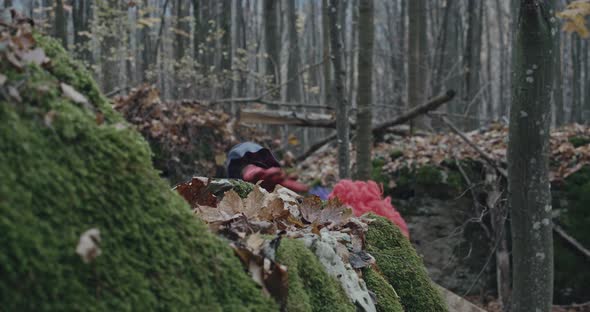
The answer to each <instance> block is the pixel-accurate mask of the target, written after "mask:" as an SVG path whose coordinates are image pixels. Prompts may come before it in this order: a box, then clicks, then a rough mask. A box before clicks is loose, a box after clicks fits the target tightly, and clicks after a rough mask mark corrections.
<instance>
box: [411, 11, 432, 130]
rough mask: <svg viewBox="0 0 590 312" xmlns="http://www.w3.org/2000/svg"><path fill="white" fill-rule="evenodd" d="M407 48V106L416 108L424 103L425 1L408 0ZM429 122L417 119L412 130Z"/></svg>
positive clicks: (426, 95) (426, 125)
mask: <svg viewBox="0 0 590 312" xmlns="http://www.w3.org/2000/svg"><path fill="white" fill-rule="evenodd" d="M408 16H409V17H410V24H409V29H408V31H409V34H408V36H409V44H410V46H409V48H408V57H409V63H408V104H409V106H410V107H416V106H418V105H420V104H422V103H424V102H425V101H426V98H427V97H428V92H427V90H426V82H427V81H428V79H426V77H427V76H426V70H427V69H426V68H425V67H426V66H425V64H426V57H425V53H426V49H427V47H426V45H427V38H426V35H427V30H426V0H410V1H409V4H408ZM428 125H429V121H428V120H427V119H426V117H423V116H422V117H418V118H416V119H414V120H413V121H412V122H411V127H412V130H415V129H425V128H426V127H428Z"/></svg>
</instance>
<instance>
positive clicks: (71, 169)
mask: <svg viewBox="0 0 590 312" xmlns="http://www.w3.org/2000/svg"><path fill="white" fill-rule="evenodd" d="M37 40H38V41H39V43H40V44H41V45H42V46H43V47H44V48H45V49H46V53H47V54H48V56H49V57H50V58H51V59H52V67H51V69H49V70H45V69H41V68H39V67H36V66H32V67H29V68H26V70H25V72H24V73H11V76H12V77H17V76H18V77H20V78H22V79H24V84H23V85H22V87H21V89H20V90H19V91H20V94H21V96H22V97H23V102H22V103H8V102H6V101H1V100H0V151H1V152H0V176H1V177H2V183H0V233H2V235H0V276H2V278H1V279H0V302H2V309H5V310H7V311H33V310H34V311H50V310H51V311H74V310H89V311H106V310H109V311H111V310H112V311H131V310H146V311H154V310H165V311H170V310H176V311H189V310H202V311H276V310H277V307H276V305H275V303H274V302H272V301H271V300H270V299H267V298H265V297H264V296H263V295H262V294H261V291H260V289H259V288H257V286H256V285H255V283H254V282H253V281H252V280H251V279H250V278H249V277H248V276H247V275H246V274H245V273H244V272H243V269H242V267H241V265H240V263H239V261H238V259H237V258H235V257H234V256H233V253H232V251H231V249H230V248H229V247H227V246H226V244H225V243H224V242H223V241H221V240H220V239H218V238H216V237H214V236H213V235H212V234H210V233H209V232H208V231H207V230H206V228H205V226H204V225H203V224H202V223H201V222H200V221H198V220H197V219H195V218H194V217H192V214H191V212H190V210H189V208H188V206H187V205H186V204H185V203H184V201H183V200H182V199H181V198H180V197H179V196H178V195H177V194H175V193H174V192H173V191H171V190H170V189H169V187H168V185H167V183H166V182H165V181H163V180H162V179H160V178H159V177H158V173H157V172H156V171H155V170H154V169H153V167H152V165H151V160H150V150H149V148H148V146H147V144H146V142H145V141H144V140H143V139H142V138H141V136H140V135H139V134H138V133H137V132H135V131H132V130H130V128H122V127H121V125H122V124H119V123H120V122H122V118H121V117H120V116H118V115H117V114H116V113H115V112H113V111H112V110H111V108H110V107H109V105H108V103H107V102H106V100H105V99H104V97H103V96H102V95H101V94H100V92H99V91H98V89H97V88H96V85H95V83H94V82H93V81H92V79H91V78H90V76H89V75H88V73H86V72H85V71H84V70H83V69H82V67H81V66H79V65H78V64H77V63H75V62H73V61H71V60H70V59H69V58H68V57H67V55H66V54H65V52H64V51H63V50H62V49H61V48H60V47H59V45H58V44H57V43H56V42H55V41H53V40H50V39H45V38H42V37H38V36H37ZM2 63H4V62H0V68H3V69H6V68H7V65H6V64H5V63H4V64H2ZM3 71H4V70H3ZM4 72H6V71H4ZM59 82H66V83H68V84H70V85H72V86H74V87H75V88H76V89H77V90H78V91H80V92H81V93H83V94H85V95H86V97H87V98H88V99H89V100H90V101H91V102H92V105H93V106H94V107H95V108H97V109H98V110H100V111H102V112H103V113H104V114H105V116H106V122H105V123H104V124H102V125H97V123H96V121H95V113H94V112H91V111H89V110H87V109H85V108H83V107H82V106H81V105H77V104H74V103H73V102H71V101H69V100H67V99H65V98H63V97H62V96H61V94H60V92H58V91H57V86H58V83H59ZM7 83H14V81H8V82H7ZM40 86H44V88H41V89H43V90H45V91H40V90H41V89H40V88H39V87H40ZM45 87H47V88H45ZM49 111H53V112H54V115H53V117H52V119H53V120H49V121H48V119H47V118H44V117H46V116H48V115H47V113H48V112H49ZM90 228H97V229H99V230H100V232H101V237H102V241H101V249H102V255H100V256H99V257H98V258H96V259H95V260H94V261H93V262H92V263H90V264H85V263H83V262H82V260H81V259H80V257H79V256H78V255H77V254H76V253H75V248H76V244H77V242H78V239H79V236H80V234H81V233H82V232H84V231H86V230H88V229H90Z"/></svg>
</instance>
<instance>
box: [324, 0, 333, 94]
mask: <svg viewBox="0 0 590 312" xmlns="http://www.w3.org/2000/svg"><path fill="white" fill-rule="evenodd" d="M329 13H330V8H329V6H328V0H322V55H323V57H324V60H327V59H328V58H329V57H330V22H329V20H328V19H329V17H328V15H329ZM323 78H324V80H323V81H324V88H323V90H324V103H327V104H328V105H333V104H334V101H333V100H332V98H333V91H334V86H333V85H332V63H331V62H329V61H326V62H324V77H323Z"/></svg>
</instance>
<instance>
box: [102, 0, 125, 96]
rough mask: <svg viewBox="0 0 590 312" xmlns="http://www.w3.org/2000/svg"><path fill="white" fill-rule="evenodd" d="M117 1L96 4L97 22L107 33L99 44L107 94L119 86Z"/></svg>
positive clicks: (109, 0) (103, 81)
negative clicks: (97, 11) (98, 18)
mask: <svg viewBox="0 0 590 312" xmlns="http://www.w3.org/2000/svg"><path fill="white" fill-rule="evenodd" d="M117 3H118V1H116V0H108V1H102V2H99V4H98V10H99V11H100V12H101V13H100V14H99V16H100V17H101V20H100V21H99V23H100V25H101V27H105V29H107V31H106V32H105V35H104V37H103V38H102V41H101V44H100V64H101V71H102V86H103V91H104V92H106V93H108V92H111V91H113V90H115V89H116V88H117V87H118V86H119V82H120V81H119V68H120V66H119V60H118V58H117V53H118V51H119V48H120V45H121V42H120V40H119V35H120V34H119V31H118V28H119V25H118V23H119V22H120V21H118V17H119V14H120V12H119V6H118V5H117Z"/></svg>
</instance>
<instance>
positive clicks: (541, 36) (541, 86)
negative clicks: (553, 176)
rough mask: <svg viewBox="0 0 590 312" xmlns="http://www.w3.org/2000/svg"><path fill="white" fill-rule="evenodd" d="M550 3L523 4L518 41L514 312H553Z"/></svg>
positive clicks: (511, 183)
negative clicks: (550, 179)
mask: <svg viewBox="0 0 590 312" xmlns="http://www.w3.org/2000/svg"><path fill="white" fill-rule="evenodd" d="M553 20H555V19H554V18H553V17H552V12H551V7H550V4H549V1H543V0H521V1H520V10H519V16H518V22H517V24H516V40H515V41H514V50H513V51H514V62H515V63H514V66H513V68H514V72H513V81H512V93H513V95H512V96H513V101H512V107H511V110H510V130H509V140H510V141H509V145H508V172H509V179H508V189H509V195H508V196H509V197H508V200H509V202H508V203H509V206H510V213H511V216H512V218H511V221H512V223H511V228H512V247H513V248H512V250H513V254H512V255H513V264H514V271H513V272H514V273H513V288H514V292H513V297H512V311H522V312H525V311H539V312H541V311H550V310H551V304H552V296H553V239H552V231H551V230H552V229H551V193H550V184H549V158H548V156H549V126H550V122H551V105H550V104H551V92H552V91H551V90H552V85H553V69H554V67H553V59H554V55H553V48H554V44H553V36H552V34H551V33H552V31H553V30H554V27H556V26H555V25H553V22H552V21H553Z"/></svg>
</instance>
